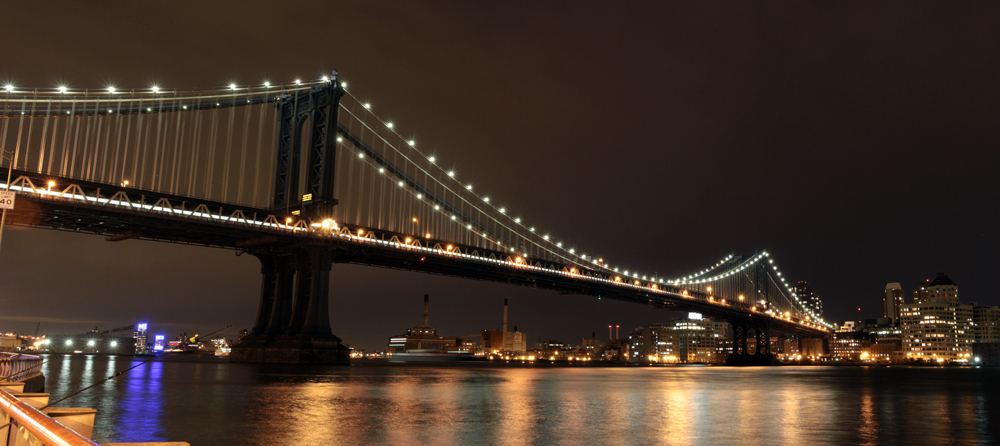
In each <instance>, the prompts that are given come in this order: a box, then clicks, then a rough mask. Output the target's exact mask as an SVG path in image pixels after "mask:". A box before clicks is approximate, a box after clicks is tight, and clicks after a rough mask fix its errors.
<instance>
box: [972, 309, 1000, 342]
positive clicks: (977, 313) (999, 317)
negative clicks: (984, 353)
mask: <svg viewBox="0 0 1000 446" xmlns="http://www.w3.org/2000/svg"><path fill="white" fill-rule="evenodd" d="M972 320H973V322H974V323H975V324H976V328H975V329H974V330H973V331H974V332H975V335H976V342H977V343H992V342H1000V307H980V306H979V305H976V304H974V303H973V308H972Z"/></svg>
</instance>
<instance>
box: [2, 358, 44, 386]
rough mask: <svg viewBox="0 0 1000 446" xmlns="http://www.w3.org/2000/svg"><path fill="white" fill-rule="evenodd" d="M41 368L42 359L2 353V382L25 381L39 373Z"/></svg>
mask: <svg viewBox="0 0 1000 446" xmlns="http://www.w3.org/2000/svg"><path fill="white" fill-rule="evenodd" d="M41 366H42V358H41V357H38V356H34V355H22V354H19V353H3V352H0V382H4V381H21V380H24V379H25V378H28V377H30V376H31V375H34V374H36V373H38V372H39V369H40V368H41Z"/></svg>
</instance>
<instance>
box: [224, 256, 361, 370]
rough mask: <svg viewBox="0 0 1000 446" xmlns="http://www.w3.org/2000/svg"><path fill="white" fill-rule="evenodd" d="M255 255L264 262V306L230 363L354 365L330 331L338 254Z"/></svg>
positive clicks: (262, 282) (233, 353)
mask: <svg viewBox="0 0 1000 446" xmlns="http://www.w3.org/2000/svg"><path fill="white" fill-rule="evenodd" d="M253 255H254V256H256V257H257V258H258V259H259V260H260V272H261V286H260V290H261V291H260V307H259V308H258V310H257V320H256V322H255V323H254V326H253V329H252V330H251V331H250V334H249V335H247V336H246V337H244V338H243V340H241V341H240V342H239V343H237V344H236V345H234V346H233V351H232V353H231V355H230V361H232V362H259V363H281V364H349V363H350V355H349V351H348V348H347V347H345V346H344V345H343V344H342V343H341V341H340V338H338V337H336V336H334V335H333V332H332V330H331V329H330V308H329V294H330V268H331V266H332V265H333V263H334V262H335V259H336V256H337V251H334V250H331V249H329V248H324V247H313V246H305V247H298V248H294V249H289V250H287V251H282V252H262V253H254V254H253Z"/></svg>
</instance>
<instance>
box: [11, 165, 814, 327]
mask: <svg viewBox="0 0 1000 446" xmlns="http://www.w3.org/2000/svg"><path fill="white" fill-rule="evenodd" d="M6 176H7V169H5V168H0V178H6ZM11 178H12V181H11V190H14V191H16V192H18V195H17V201H16V208H15V209H14V210H13V211H8V214H7V218H8V219H7V222H8V224H13V225H18V226H24V227H34V228H45V229H55V230H61V231H71V232H80V233H90V234H97V235H104V236H106V238H107V240H109V241H119V240H126V239H142V240H152V241H160V242H170V243H181V244H189V245H197V246H206V247H215V248H225V249H235V250H241V251H244V252H247V253H250V254H256V253H281V252H289V251H291V250H294V249H297V248H303V247H309V248H322V249H326V250H330V251H332V252H335V253H336V255H335V262H336V263H354V264H360V265H370V266H377V267H383V268H391V269H399V270H406V271H415V272H422V273H428V274H438V275H445V276H452V277H461V278H467V279H476V280H484V281H490V282H497V283H506V284H510V285H520V286H526V287H531V288H539V289H546V290H553V291H557V292H560V293H564V294H579V295H586V296H596V297H600V298H602V299H617V300H622V301H626V302H632V303H638V304H644V305H650V306H652V307H654V308H661V309H667V310H676V311H694V312H700V313H702V314H705V315H709V316H713V317H717V318H721V319H726V320H730V321H734V320H747V319H749V320H755V319H757V318H760V319H758V320H766V321H768V322H769V323H770V327H771V329H772V330H777V331H781V332H785V333H789V334H796V335H800V336H803V337H810V336H825V335H826V334H827V333H828V332H827V331H826V330H824V329H823V328H822V327H820V326H818V325H814V324H811V323H809V322H808V321H801V320H796V319H792V318H780V317H774V316H772V315H769V314H766V313H763V312H760V311H751V310H749V309H742V308H737V307H734V306H731V305H725V304H721V303H719V302H718V301H715V302H710V301H709V300H708V296H706V295H704V294H703V293H699V292H695V291H688V290H684V289H682V288H681V287H675V286H672V285H669V284H658V283H652V282H645V283H643V282H635V281H633V282H632V283H628V282H629V281H632V280H633V279H627V278H626V279H622V278H620V277H618V276H616V275H615V274H614V273H609V272H606V271H600V270H596V269H588V268H582V267H581V266H579V265H570V264H563V263H557V262H552V261H545V260H536V259H524V258H519V257H516V256H511V255H509V254H508V253H505V252H502V251H495V250H487V249H483V248H478V247H471V246H464V245H459V244H455V243H449V242H447V241H443V240H427V239H422V238H419V239H418V238H417V237H416V236H414V235H407V234H400V233H393V232H389V231H384V230H379V229H373V228H367V227H363V226H357V225H350V224H347V225H344V224H343V223H341V225H340V226H336V224H333V225H331V226H330V227H329V228H324V227H323V226H322V225H321V223H319V222H316V223H311V222H310V223H307V222H304V221H296V222H293V223H291V224H285V220H284V219H285V218H286V217H285V216H284V215H283V214H282V211H280V210H279V211H274V210H268V209H257V208H252V207H246V206H240V205H235V204H231V203H223V202H215V201H209V200H201V199H196V198H191V197H184V196H178V195H170V194H163V193H157V192H149V191H141V190H136V189H131V188H128V187H121V186H115V185H109V184H102V183H93V182H87V181H82V180H76V179H67V178H59V177H52V176H50V175H44V174H37V173H30V172H23V171H18V170H15V171H14V172H12V177H11ZM50 181H54V182H55V185H54V186H53V187H52V188H51V190H49V187H48V184H49V182H50ZM0 187H2V186H0ZM407 237H410V238H412V239H414V240H416V241H418V242H419V243H406V242H405V240H406V238H407Z"/></svg>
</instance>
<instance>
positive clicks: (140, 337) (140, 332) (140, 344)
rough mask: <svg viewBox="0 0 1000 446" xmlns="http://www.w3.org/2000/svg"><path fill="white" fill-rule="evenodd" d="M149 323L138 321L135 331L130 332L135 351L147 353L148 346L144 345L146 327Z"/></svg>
mask: <svg viewBox="0 0 1000 446" xmlns="http://www.w3.org/2000/svg"><path fill="white" fill-rule="evenodd" d="M148 327H149V324H147V323H145V322H140V323H139V324H138V325H136V326H135V332H134V333H133V334H132V338H133V339H135V351H136V353H149V346H148V345H146V328H148Z"/></svg>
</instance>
